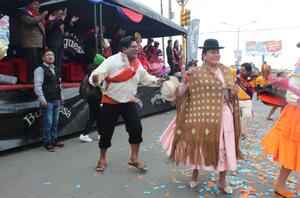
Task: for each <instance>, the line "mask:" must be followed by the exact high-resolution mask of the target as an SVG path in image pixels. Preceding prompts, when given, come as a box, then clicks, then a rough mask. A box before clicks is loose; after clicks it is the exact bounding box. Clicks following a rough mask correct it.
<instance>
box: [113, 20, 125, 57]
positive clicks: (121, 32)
mask: <svg viewBox="0 0 300 198" xmlns="http://www.w3.org/2000/svg"><path fill="white" fill-rule="evenodd" d="M125 34H126V30H125V29H124V28H123V27H120V26H117V27H115V31H114V34H113V36H112V40H111V48H112V54H116V53H118V52H119V43H120V39H121V38H122V37H123V36H125Z"/></svg>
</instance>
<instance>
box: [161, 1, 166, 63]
mask: <svg viewBox="0 0 300 198" xmlns="http://www.w3.org/2000/svg"><path fill="white" fill-rule="evenodd" d="M160 14H161V15H162V16H163V15H164V9H163V0H160ZM161 42H162V51H163V53H162V54H163V61H164V63H165V38H164V37H162V38H161Z"/></svg>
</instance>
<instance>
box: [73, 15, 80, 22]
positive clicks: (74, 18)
mask: <svg viewBox="0 0 300 198" xmlns="http://www.w3.org/2000/svg"><path fill="white" fill-rule="evenodd" d="M78 20H79V17H77V16H73V17H72V18H71V23H75V22H76V21H78Z"/></svg>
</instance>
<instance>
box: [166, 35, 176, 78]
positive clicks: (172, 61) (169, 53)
mask: <svg viewBox="0 0 300 198" xmlns="http://www.w3.org/2000/svg"><path fill="white" fill-rule="evenodd" d="M167 59H168V64H169V66H170V68H171V71H170V73H169V75H170V76H172V75H174V73H175V72H176V68H175V57H174V52H173V48H172V40H168V46H167Z"/></svg>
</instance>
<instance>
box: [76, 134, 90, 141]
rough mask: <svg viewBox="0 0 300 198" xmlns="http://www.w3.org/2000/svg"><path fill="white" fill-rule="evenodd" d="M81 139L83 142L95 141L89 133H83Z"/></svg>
mask: <svg viewBox="0 0 300 198" xmlns="http://www.w3.org/2000/svg"><path fill="white" fill-rule="evenodd" d="M79 139H80V140H81V141H83V142H92V141H93V140H92V139H91V138H90V136H89V135H83V134H81V135H80V136H79Z"/></svg>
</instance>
